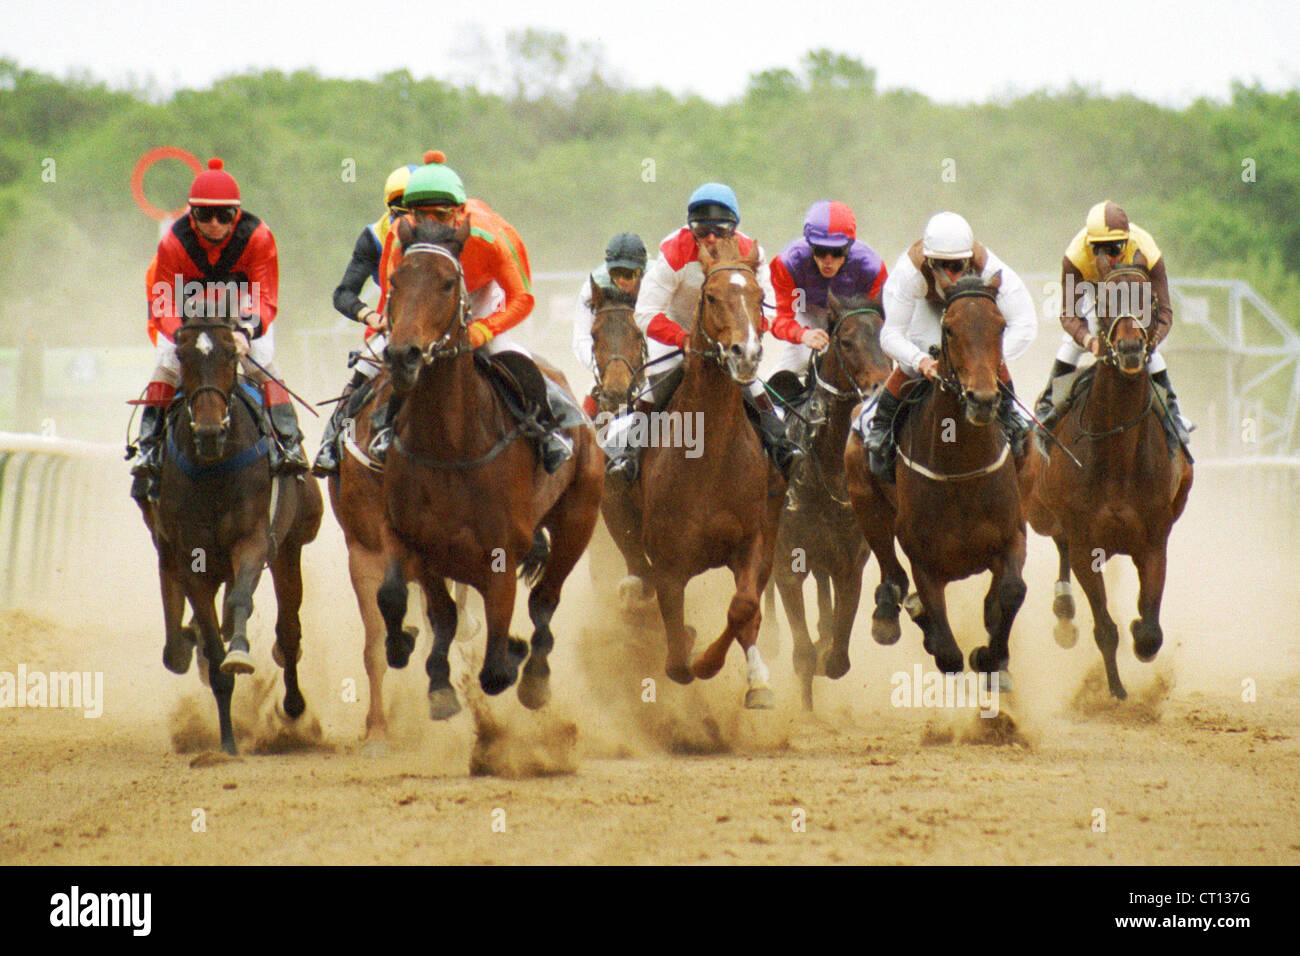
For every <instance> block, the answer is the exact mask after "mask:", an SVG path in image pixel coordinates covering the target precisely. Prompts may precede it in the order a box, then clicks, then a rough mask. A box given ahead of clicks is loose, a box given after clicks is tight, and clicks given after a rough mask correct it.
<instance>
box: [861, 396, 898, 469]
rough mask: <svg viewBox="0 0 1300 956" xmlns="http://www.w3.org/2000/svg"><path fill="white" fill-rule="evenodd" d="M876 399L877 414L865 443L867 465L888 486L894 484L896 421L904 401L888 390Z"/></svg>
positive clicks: (869, 426) (872, 418) (869, 427)
mask: <svg viewBox="0 0 1300 956" xmlns="http://www.w3.org/2000/svg"><path fill="white" fill-rule="evenodd" d="M879 395H880V397H879V398H878V399H876V413H875V414H874V415H872V416H871V422H870V424H868V425H867V433H866V435H865V436H864V438H863V443H864V444H865V445H866V446H867V464H868V466H869V467H870V468H871V473H872V474H873V475H875V476H876V477H877V478H879V479H880V480H881V481H883V482H885V483H886V484H889V485H892V484H893V483H894V462H895V458H896V453H897V449H896V448H895V446H894V420H895V419H896V418H897V417H898V410H899V409H900V408H901V407H902V405H903V400H902V399H901V398H899V397H898V396H897V395H895V394H894V393H893V392H891V391H890V390H889V389H887V388H882V389H881V390H880V393H879Z"/></svg>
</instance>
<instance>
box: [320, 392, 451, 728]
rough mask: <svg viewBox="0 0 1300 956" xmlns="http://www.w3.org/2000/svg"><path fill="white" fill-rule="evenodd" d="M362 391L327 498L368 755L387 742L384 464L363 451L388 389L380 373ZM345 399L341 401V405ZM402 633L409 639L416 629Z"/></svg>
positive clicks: (352, 411)
mask: <svg viewBox="0 0 1300 956" xmlns="http://www.w3.org/2000/svg"><path fill="white" fill-rule="evenodd" d="M361 387H363V388H365V389H366V394H364V395H358V396H357V398H358V401H356V402H355V403H354V406H355V407H354V408H352V409H350V414H351V417H350V418H349V419H348V420H347V421H345V423H344V428H343V429H342V443H343V446H344V449H345V454H343V455H342V456H341V458H340V461H339V473H338V475H336V476H331V477H330V480H329V495H330V505H331V507H332V508H333V509H334V516H335V517H336V518H337V519H338V522H339V526H340V527H341V528H342V529H343V538H344V540H345V542H346V543H347V548H348V575H349V577H350V578H351V580H352V590H353V593H354V594H355V595H356V599H357V608H358V610H359V611H360V613H361V624H362V628H363V629H364V631H365V650H364V652H363V658H364V662H365V668H366V677H367V679H368V682H369V685H370V699H369V702H368V705H367V708H366V733H365V740H366V742H367V743H368V744H370V745H373V747H374V749H373V750H372V751H371V752H378V751H379V750H380V749H382V747H383V744H384V742H385V741H386V740H387V738H388V718H387V716H386V715H385V714H384V677H385V675H386V673H387V671H388V663H387V660H386V658H385V650H384V635H385V634H386V633H387V629H386V626H385V624H384V618H383V615H382V614H381V613H380V611H379V603H378V601H377V600H376V597H375V596H376V594H377V593H378V591H379V586H380V585H381V584H382V583H383V580H384V569H385V566H386V564H385V558H384V545H383V530H382V529H383V522H384V478H383V465H382V464H380V463H379V462H377V461H375V460H373V459H372V458H371V457H370V456H369V455H368V454H367V453H366V452H365V451H363V449H365V448H367V447H369V444H370V439H371V437H372V431H373V426H372V423H371V415H372V413H373V412H374V411H375V409H377V408H382V407H384V405H385V404H386V403H387V402H388V399H389V397H390V395H391V393H392V389H391V387H390V386H389V383H388V374H387V372H384V371H381V372H380V373H379V374H378V375H377V376H375V378H374V379H373V380H372V382H371V383H368V384H366V385H364V386H361ZM350 398H351V396H346V397H344V398H343V399H342V401H349V399H350ZM455 597H456V607H457V610H458V612H459V614H458V620H459V622H460V634H459V637H460V638H461V639H466V638H468V637H470V636H472V635H473V634H474V632H475V631H476V629H477V621H475V620H474V619H473V615H472V614H471V613H470V612H469V611H468V610H467V608H466V606H465V604H466V601H465V598H466V594H465V585H463V584H457V585H456V587H455ZM467 622H468V623H467ZM407 630H408V632H409V633H411V634H412V635H414V633H415V628H407Z"/></svg>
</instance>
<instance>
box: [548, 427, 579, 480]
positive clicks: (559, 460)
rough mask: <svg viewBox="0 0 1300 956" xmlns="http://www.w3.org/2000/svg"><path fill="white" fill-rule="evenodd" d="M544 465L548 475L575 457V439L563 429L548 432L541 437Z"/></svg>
mask: <svg viewBox="0 0 1300 956" xmlns="http://www.w3.org/2000/svg"><path fill="white" fill-rule="evenodd" d="M540 444H541V453H542V455H541V457H542V467H543V468H545V469H546V473H547V474H548V475H553V474H555V472H556V471H558V470H559V467H560V466H561V465H563V464H564V463H565V462H566V461H568V460H569V459H570V458H572V457H573V439H572V438H570V437H569V436H568V435H566V434H564V432H562V431H558V430H557V431H553V432H548V433H547V434H545V435H543V436H542V439H541V442H540Z"/></svg>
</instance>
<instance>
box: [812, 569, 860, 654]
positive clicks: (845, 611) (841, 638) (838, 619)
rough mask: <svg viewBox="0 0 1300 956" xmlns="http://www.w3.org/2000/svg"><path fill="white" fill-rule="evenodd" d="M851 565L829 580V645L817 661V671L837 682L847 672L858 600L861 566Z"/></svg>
mask: <svg viewBox="0 0 1300 956" xmlns="http://www.w3.org/2000/svg"><path fill="white" fill-rule="evenodd" d="M851 564H852V567H848V568H841V569H840V571H839V573H838V574H836V575H835V576H834V577H833V578H832V580H833V582H834V584H835V604H834V607H833V608H832V609H831V646H830V648H829V649H828V650H827V652H826V655H825V656H824V657H823V658H822V659H821V662H820V667H821V672H822V673H823V674H825V675H826V676H827V677H829V678H830V679H831V680H839V679H840V678H841V677H843V676H844V675H845V674H847V673H848V672H849V636H850V634H851V633H852V631H853V621H854V619H855V618H857V616H858V602H859V601H860V600H861V599H862V568H863V565H862V564H861V563H859V562H857V561H854V562H851Z"/></svg>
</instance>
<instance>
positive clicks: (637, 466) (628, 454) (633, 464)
mask: <svg viewBox="0 0 1300 956" xmlns="http://www.w3.org/2000/svg"><path fill="white" fill-rule="evenodd" d="M653 410H654V402H653V401H651V400H649V399H641V400H640V401H638V402H637V403H636V406H635V408H634V410H633V412H632V413H631V414H635V415H649V414H650V413H651V412H652V411H653ZM617 422H618V419H615V420H614V421H613V422H611V423H610V424H609V426H608V428H609V429H613V428H614V427H615V426H616V423H617ZM606 434H608V432H606ZM624 435H625V437H626V432H625V433H624ZM602 447H603V448H604V449H605V455H606V457H607V458H608V461H606V462H605V474H606V475H613V476H616V477H618V478H622V479H623V480H624V481H626V482H627V483H628V484H629V485H630V484H632V482H634V481H636V477H637V475H638V474H639V472H640V470H641V449H640V447H639V446H637V445H632V444H630V443H628V442H627V441H624V442H623V443H622V444H621V445H613V446H602Z"/></svg>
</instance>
